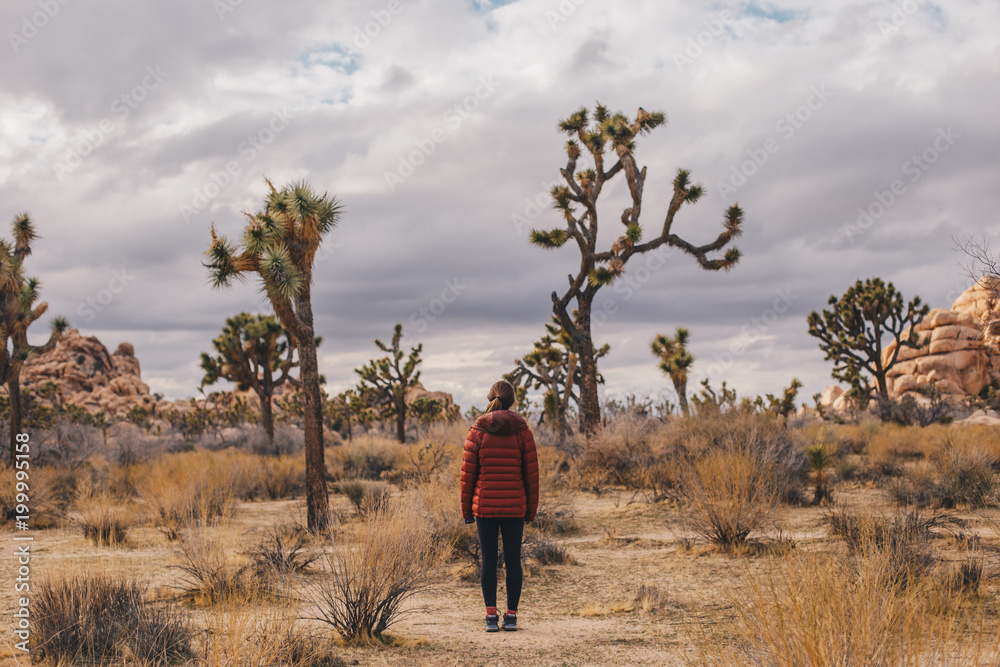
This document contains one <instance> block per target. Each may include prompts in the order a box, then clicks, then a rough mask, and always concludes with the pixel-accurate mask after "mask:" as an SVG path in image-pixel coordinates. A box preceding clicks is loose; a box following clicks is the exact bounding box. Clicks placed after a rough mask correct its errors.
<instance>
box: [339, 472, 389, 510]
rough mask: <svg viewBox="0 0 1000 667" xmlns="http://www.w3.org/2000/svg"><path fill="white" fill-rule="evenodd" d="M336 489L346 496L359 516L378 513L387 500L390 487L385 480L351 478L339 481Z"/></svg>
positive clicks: (383, 507)
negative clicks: (374, 480)
mask: <svg viewBox="0 0 1000 667" xmlns="http://www.w3.org/2000/svg"><path fill="white" fill-rule="evenodd" d="M337 489H338V490H339V491H340V492H341V493H343V494H344V495H345V496H347V499H348V500H350V501H351V504H352V505H354V509H355V511H357V513H358V515H359V516H364V515H366V514H372V513H378V512H380V511H381V510H383V509H385V507H386V505H387V504H388V502H389V496H390V493H391V491H390V489H389V485H388V484H386V483H385V482H373V481H368V480H364V479H351V480H347V481H343V482H340V484H338V485H337Z"/></svg>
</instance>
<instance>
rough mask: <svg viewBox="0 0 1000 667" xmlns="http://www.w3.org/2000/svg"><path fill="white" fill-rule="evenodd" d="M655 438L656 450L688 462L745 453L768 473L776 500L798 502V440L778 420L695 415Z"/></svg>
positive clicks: (802, 467) (801, 475) (737, 413)
mask: <svg viewBox="0 0 1000 667" xmlns="http://www.w3.org/2000/svg"><path fill="white" fill-rule="evenodd" d="M657 435H658V437H659V438H660V440H661V444H660V447H661V448H663V450H664V451H665V452H667V453H668V454H669V453H670V452H674V453H675V455H676V456H677V458H678V459H685V458H686V459H688V460H689V461H690V460H693V459H697V458H698V457H699V456H701V455H703V454H705V453H707V452H711V451H717V450H718V451H742V452H745V453H746V454H747V455H748V456H749V457H750V458H752V459H755V460H757V461H758V462H759V463H760V465H761V466H762V469H769V470H770V471H771V474H772V475H773V483H774V484H775V485H776V486H775V488H776V490H777V493H778V498H779V500H786V499H787V500H790V501H794V502H797V501H798V492H799V489H800V488H801V486H802V484H803V482H804V481H805V479H806V471H807V467H806V456H805V451H804V447H803V444H802V441H801V438H800V436H799V435H798V434H797V433H796V432H795V431H793V430H791V429H789V428H788V427H787V425H786V424H785V422H784V420H783V419H781V418H780V417H778V416H775V415H772V414H770V413H756V412H747V411H742V410H729V411H727V412H722V413H720V414H714V413H712V412H709V413H707V414H704V415H702V414H696V415H695V416H694V417H690V418H687V419H677V420H674V421H673V422H671V423H670V425H669V426H668V427H666V428H664V429H662V430H661V431H659V432H658V434H657ZM683 467H684V466H677V467H675V468H674V470H681V469H682V468H683ZM674 474H677V473H674ZM681 482H682V480H675V481H674V483H676V484H678V485H680V484H681Z"/></svg>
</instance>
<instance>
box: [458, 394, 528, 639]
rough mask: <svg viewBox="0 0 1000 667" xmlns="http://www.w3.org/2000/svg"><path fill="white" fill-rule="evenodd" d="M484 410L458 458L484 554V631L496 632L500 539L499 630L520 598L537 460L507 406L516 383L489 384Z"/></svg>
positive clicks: (522, 425) (467, 508) (466, 507)
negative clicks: (502, 604)
mask: <svg viewBox="0 0 1000 667" xmlns="http://www.w3.org/2000/svg"><path fill="white" fill-rule="evenodd" d="M487 398H488V399H489V401H490V404H489V406H488V407H487V408H486V412H485V413H483V414H482V415H481V416H480V417H479V419H477V420H476V423H475V424H473V425H472V428H471V429H469V435H468V436H467V437H466V439H465V452H464V454H463V456H462V516H463V517H464V518H465V523H472V522H473V521H475V523H476V530H477V531H478V533H479V546H480V551H481V553H482V580H481V583H482V588H483V600H484V601H485V602H486V632H496V631H497V630H498V629H499V627H498V622H499V618H498V614H497V557H498V545H497V543H498V537H499V535H503V560H504V567H505V568H506V570H507V613H505V614H504V615H503V629H504V630H508V631H513V630H517V605H518V602H519V600H520V598H521V579H522V577H521V538H522V537H523V535H524V524H526V523H531V522H532V521H534V519H535V512H536V511H537V510H538V459H537V457H536V455H535V438H534V436H532V434H531V429H530V428H528V423H527V422H526V421H524V418H523V417H521V415H519V414H517V413H516V412H512V411H511V410H510V406H511V405H513V404H514V387H513V386H512V385H511V384H510V383H509V382H506V381H505V380H500V381H499V382H497V383H495V384H494V385H493V387H492V388H490V393H489V395H488V396H487Z"/></svg>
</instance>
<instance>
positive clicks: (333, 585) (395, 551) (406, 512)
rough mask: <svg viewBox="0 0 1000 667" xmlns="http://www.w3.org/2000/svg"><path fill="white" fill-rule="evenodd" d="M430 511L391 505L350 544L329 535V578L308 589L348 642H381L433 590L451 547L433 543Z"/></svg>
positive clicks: (363, 526)
mask: <svg viewBox="0 0 1000 667" xmlns="http://www.w3.org/2000/svg"><path fill="white" fill-rule="evenodd" d="M429 524H430V521H429V518H428V516H427V513H426V509H425V508H423V507H420V506H414V504H412V503H409V504H406V505H403V504H401V503H398V502H394V503H393V502H390V503H389V504H388V505H387V507H386V508H385V509H384V510H383V511H382V512H380V513H378V514H377V515H376V514H375V513H369V514H367V515H365V517H364V519H363V521H362V522H361V525H360V526H357V527H356V530H355V531H354V533H355V534H353V535H351V536H350V539H347V538H345V539H340V538H337V537H335V536H334V534H333V533H332V532H331V533H330V537H331V541H332V549H330V550H329V551H327V552H326V564H327V566H328V569H329V571H328V573H327V574H326V576H322V577H317V578H316V579H315V580H314V582H313V584H312V586H310V587H309V588H308V589H307V592H308V594H309V595H310V597H311V599H312V600H313V602H314V603H315V604H316V608H317V611H318V614H319V616H318V617H317V620H320V621H323V622H324V623H327V624H329V625H330V626H332V627H333V628H334V629H335V630H336V631H337V632H338V633H339V634H340V635H341V637H343V638H344V639H345V640H347V641H359V642H370V641H373V640H376V639H378V638H379V637H380V636H381V635H382V634H383V633H384V632H385V631H386V630H387V629H388V628H389V627H390V626H391V625H392V624H393V623H395V622H396V621H398V620H399V618H400V617H401V615H402V614H403V613H404V610H403V609H402V605H403V604H404V603H405V602H406V601H407V600H409V599H410V598H412V597H413V596H414V595H416V594H417V593H419V592H421V591H423V590H425V589H427V588H428V587H429V586H430V585H431V575H432V573H433V572H434V570H435V569H436V568H437V566H438V565H440V564H441V563H443V562H444V560H445V558H446V557H447V553H448V551H449V545H446V544H445V545H443V544H441V543H440V542H438V541H436V540H435V539H434V535H433V531H432V530H431V526H430V525H429Z"/></svg>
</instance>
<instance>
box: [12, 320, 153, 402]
mask: <svg viewBox="0 0 1000 667" xmlns="http://www.w3.org/2000/svg"><path fill="white" fill-rule="evenodd" d="M50 382H51V383H52V384H53V385H54V387H55V392H54V394H52V395H48V392H47V391H45V390H43V387H45V385H46V384H48V383H50ZM21 387H22V389H26V390H27V391H28V393H29V394H31V396H32V397H33V398H34V399H35V400H37V401H38V402H39V403H41V404H43V405H52V404H53V403H57V404H63V405H66V404H71V403H73V404H76V405H79V406H80V407H83V408H85V409H86V410H87V411H88V412H91V413H96V412H99V411H102V410H103V411H104V413H105V414H106V415H107V416H108V418H109V419H113V418H116V417H124V416H125V415H126V414H127V413H128V411H129V410H130V409H131V408H132V407H133V406H136V405H138V406H141V407H143V408H146V409H147V410H152V409H153V407H154V406H155V404H156V398H155V397H154V396H153V395H152V394H150V393H149V386H148V385H146V384H145V383H144V382H143V381H142V379H141V376H140V374H139V360H138V359H136V358H135V350H134V348H133V347H132V345H131V344H129V343H122V344H121V345H119V346H118V349H116V350H115V352H114V354H110V353H109V352H108V349H107V348H106V347H104V345H103V344H102V343H101V341H99V340H98V339H97V338H96V337H94V336H88V337H84V336H81V335H80V332H79V331H78V330H76V329H69V330H67V331H66V333H65V334H64V335H63V338H62V340H60V341H59V343H58V344H56V346H55V347H54V348H53V349H51V350H49V351H48V352H46V353H45V354H41V355H38V356H35V357H31V358H29V359H28V360H27V361H26V362H25V363H24V368H23V369H22V370H21ZM40 390H42V391H41V392H40ZM0 393H3V394H6V393H7V387H2V388H0ZM43 394H45V396H44V397H43Z"/></svg>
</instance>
